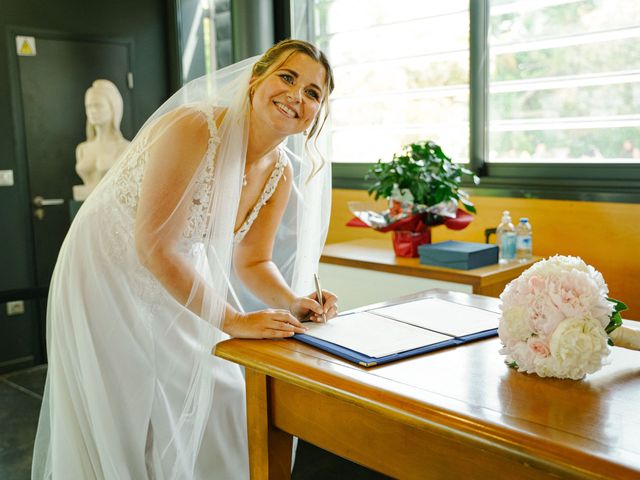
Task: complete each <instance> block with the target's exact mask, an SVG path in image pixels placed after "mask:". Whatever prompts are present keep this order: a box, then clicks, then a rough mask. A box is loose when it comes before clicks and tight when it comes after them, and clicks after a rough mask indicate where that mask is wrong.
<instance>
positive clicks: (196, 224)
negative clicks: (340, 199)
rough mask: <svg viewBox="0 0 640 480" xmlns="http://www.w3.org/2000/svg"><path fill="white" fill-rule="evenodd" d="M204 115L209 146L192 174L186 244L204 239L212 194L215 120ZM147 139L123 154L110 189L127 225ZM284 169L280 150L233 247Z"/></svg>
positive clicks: (132, 215) (134, 203)
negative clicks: (192, 190)
mask: <svg viewBox="0 0 640 480" xmlns="http://www.w3.org/2000/svg"><path fill="white" fill-rule="evenodd" d="M199 111H201V112H202V113H203V114H204V115H206V118H207V122H208V125H209V134H210V137H209V142H208V147H207V151H206V154H205V158H204V160H203V162H202V165H201V166H200V167H199V170H198V172H196V177H195V178H196V180H195V189H194V195H193V200H192V203H191V207H190V211H189V215H188V216H187V221H186V222H187V223H186V226H185V229H184V231H183V238H184V239H185V240H186V241H187V242H188V243H189V240H198V239H202V238H204V237H205V236H206V233H207V228H209V215H210V213H209V204H210V201H211V195H212V193H213V185H214V178H213V177H214V164H215V163H214V162H215V154H216V151H217V148H218V145H219V144H220V137H219V136H218V130H217V127H216V124H215V119H214V117H213V115H212V113H211V112H210V111H209V110H205V109H200V110H199ZM146 147H147V139H146V137H145V136H141V137H140V138H137V139H136V140H135V142H134V144H132V145H131V146H130V148H129V150H128V152H127V153H126V158H125V159H123V160H124V161H123V162H121V164H120V168H119V169H118V171H117V172H114V173H115V178H114V179H113V181H114V184H115V185H114V186H115V193H116V195H115V196H116V200H117V201H118V203H119V204H120V206H121V207H123V208H124V210H125V211H126V212H127V213H128V214H129V216H130V220H131V222H133V221H134V219H135V216H136V210H137V207H138V201H139V198H140V186H141V184H142V179H143V177H144V169H145V166H146V163H147V157H148V155H149V154H148V149H147V148H146ZM286 165H287V156H286V155H285V153H284V152H283V150H282V148H279V149H278V160H277V161H276V164H275V166H274V169H273V172H271V175H270V177H269V179H268V180H267V182H266V183H265V186H264V189H263V191H262V193H261V195H260V198H258V201H257V202H256V204H255V205H254V206H253V208H252V209H251V211H250V212H249V214H248V215H247V218H246V219H245V220H244V222H243V223H242V226H241V227H240V228H239V229H238V230H237V231H236V232H235V233H234V243H240V242H241V241H242V240H243V239H244V237H245V235H246V234H247V232H248V231H249V230H250V229H251V225H253V222H254V221H255V220H256V218H257V217H258V214H259V213H260V210H261V209H262V207H263V205H265V204H266V203H267V201H268V200H269V199H270V198H271V196H272V195H273V193H274V192H275V190H276V188H277V187H278V182H279V181H280V178H281V177H282V175H283V173H284V169H285V167H286Z"/></svg>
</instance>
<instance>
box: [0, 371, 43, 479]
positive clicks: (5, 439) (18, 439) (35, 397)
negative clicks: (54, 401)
mask: <svg viewBox="0 0 640 480" xmlns="http://www.w3.org/2000/svg"><path fill="white" fill-rule="evenodd" d="M46 374H47V369H46V366H44V365H41V366H38V367H33V368H30V369H28V370H21V371H19V372H13V373H8V374H5V375H0V479H3V480H4V479H6V480H27V479H28V478H30V472H31V452H32V450H33V439H34V437H35V434H36V427H37V425H38V414H39V413H40V402H41V400H42V392H43V390H44V380H45V377H46Z"/></svg>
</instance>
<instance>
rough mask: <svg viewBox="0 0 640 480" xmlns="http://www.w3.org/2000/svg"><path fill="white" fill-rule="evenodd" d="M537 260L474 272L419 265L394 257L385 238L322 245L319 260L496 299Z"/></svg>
mask: <svg viewBox="0 0 640 480" xmlns="http://www.w3.org/2000/svg"><path fill="white" fill-rule="evenodd" d="M538 260H540V257H534V258H533V259H532V260H531V261H529V262H526V263H512V264H508V265H499V264H495V265H489V266H486V267H482V268H476V269H474V270H455V269H452V268H442V267H432V266H429V265H421V264H420V260H419V259H418V258H403V257H396V255H395V254H394V253H393V247H392V245H391V242H390V241H389V239H388V238H381V239H379V240H374V239H359V240H352V241H349V242H342V243H331V244H328V245H325V247H324V250H323V252H322V257H321V258H320V261H321V262H322V263H328V264H333V265H342V266H346V267H352V268H362V269H367V270H377V271H381V272H388V273H395V274H399V275H408V276H412V277H422V278H429V279H432V280H442V281H445V282H454V283H461V284H465V285H471V287H472V292H473V293H476V294H478V295H487V296H490V297H497V296H499V295H500V294H501V293H502V291H503V290H504V287H505V286H506V285H507V283H509V282H510V281H511V280H513V279H514V278H516V277H518V276H519V275H520V274H521V273H522V272H523V271H524V270H526V269H527V268H529V267H530V266H531V265H532V264H534V263H535V262H536V261H538Z"/></svg>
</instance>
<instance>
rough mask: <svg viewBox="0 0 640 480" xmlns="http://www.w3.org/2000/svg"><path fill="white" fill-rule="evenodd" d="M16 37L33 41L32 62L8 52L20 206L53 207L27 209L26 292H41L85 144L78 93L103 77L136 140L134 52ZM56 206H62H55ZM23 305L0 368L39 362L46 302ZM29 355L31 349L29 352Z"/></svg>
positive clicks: (66, 220)
mask: <svg viewBox="0 0 640 480" xmlns="http://www.w3.org/2000/svg"><path fill="white" fill-rule="evenodd" d="M17 34H18V35H26V36H33V37H35V47H36V55H35V56H20V55H17V53H16V52H15V51H14V56H13V57H12V61H14V62H15V63H14V65H16V66H17V68H16V72H17V73H15V75H14V77H13V78H14V82H13V88H12V95H14V96H18V99H19V101H18V102H14V105H18V107H17V110H19V111H18V112H17V115H15V116H14V118H17V119H19V120H18V124H17V125H15V128H16V130H17V132H18V136H17V138H18V139H19V140H18V141H21V148H19V150H21V151H22V152H24V154H23V158H20V161H22V162H24V164H25V167H26V168H24V169H23V170H24V171H26V172H27V174H28V183H29V198H28V199H25V201H29V202H30V203H32V202H33V199H34V198H36V197H41V198H42V199H44V200H45V203H46V200H49V201H53V202H50V203H53V204H50V205H45V206H44V207H42V210H41V211H40V212H36V210H37V208H36V207H35V206H34V205H32V206H31V213H32V217H31V220H32V232H33V246H34V248H33V255H32V263H33V269H34V273H35V275H34V278H35V284H34V285H32V287H33V288H32V289H31V291H32V292H34V291H35V292H37V291H40V292H42V291H44V292H46V290H45V288H46V287H47V286H48V285H49V281H50V279H51V273H52V271H53V267H54V265H55V262H56V259H57V255H58V251H59V249H60V245H61V244H62V241H63V240H64V236H65V235H66V232H67V230H68V228H69V224H70V215H69V210H70V200H71V199H72V186H73V185H78V184H81V183H82V182H81V180H80V178H79V177H78V176H77V175H76V173H75V148H76V145H78V144H79V143H80V142H82V141H84V140H85V119H86V116H85V111H84V94H85V91H86V90H87V88H89V87H90V86H91V83H92V82H93V81H94V80H96V79H98V78H105V79H108V80H111V81H112V82H113V83H115V84H116V86H117V87H118V89H119V90H120V93H121V94H122V97H123V100H124V116H123V119H122V124H121V128H122V132H123V134H124V136H125V137H126V138H131V137H132V135H133V133H134V132H133V118H134V115H133V108H132V95H131V90H130V89H129V87H128V74H129V72H131V71H132V68H131V49H132V46H131V45H130V44H129V43H128V42H122V41H113V42H111V41H104V40H103V41H94V40H87V39H78V38H71V37H66V36H64V35H60V34H43V33H42V32H40V33H30V32H17ZM20 139H21V140H20ZM55 200H58V201H59V200H62V201H61V202H59V203H57V204H56V202H55ZM36 213H40V214H43V215H40V216H36V215H35V214H36ZM40 295H41V294H40ZM36 296H37V294H36ZM32 298H33V297H32ZM25 303H26V312H25V314H26V315H29V316H31V317H32V321H27V319H26V318H24V321H21V322H12V323H11V325H13V326H14V327H12V328H11V329H10V330H11V331H3V332H1V333H2V335H1V336H2V337H3V339H4V340H6V342H8V344H7V345H5V346H3V348H0V350H1V351H2V355H0V357H3V358H0V364H2V363H3V362H4V363H11V362H12V359H25V360H26V359H29V358H32V359H34V360H33V361H35V362H38V361H42V360H43V359H44V351H43V350H44V335H45V331H44V330H45V321H44V318H45V312H46V299H45V298H42V297H41V299H40V300H38V299H37V298H34V300H32V301H27V302H25ZM16 318H17V317H16ZM18 327H19V328H18ZM27 327H28V328H27ZM27 330H28V331H27ZM28 338H31V339H33V340H31V341H28V340H27V339H28ZM17 339H23V342H22V343H21V344H23V347H21V348H18V349H16V348H8V347H9V346H10V345H16V341H17ZM6 342H0V344H4V343H6ZM0 346H2V345H0ZM4 347H7V348H4ZM31 348H34V349H35V350H31V351H29V350H30V349H31ZM4 357H6V358H4ZM9 357H11V358H9ZM13 361H14V362H15V360H13ZM22 363H24V362H22Z"/></svg>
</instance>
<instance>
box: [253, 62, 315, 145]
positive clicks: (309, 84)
mask: <svg viewBox="0 0 640 480" xmlns="http://www.w3.org/2000/svg"><path fill="white" fill-rule="evenodd" d="M285 55H286V54H285ZM325 76H326V72H325V69H324V67H323V66H322V65H321V64H320V63H318V62H316V61H315V60H313V59H312V58H311V57H309V56H307V55H305V54H303V53H299V52H296V53H294V54H293V55H291V56H290V57H289V58H288V59H287V60H286V61H285V62H284V63H283V64H282V65H280V67H278V68H277V69H276V70H274V71H273V72H271V73H270V74H268V75H267V77H266V78H265V79H264V81H263V82H262V83H260V84H259V85H258V86H257V87H256V89H255V91H254V93H253V100H252V105H253V110H254V113H253V115H255V116H257V117H258V118H259V119H260V120H261V121H262V122H264V123H265V124H266V125H268V126H269V127H270V128H271V129H273V130H275V131H276V132H277V133H278V134H281V135H285V136H286V135H292V134H294V133H300V132H302V131H303V130H305V129H307V128H308V127H309V126H310V125H312V124H313V121H314V120H315V118H316V115H317V114H318V112H319V110H320V107H321V105H322V99H323V98H324V96H325V95H326V93H327V92H325V91H324V88H325V86H324V85H325ZM262 122H261V123H262Z"/></svg>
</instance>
